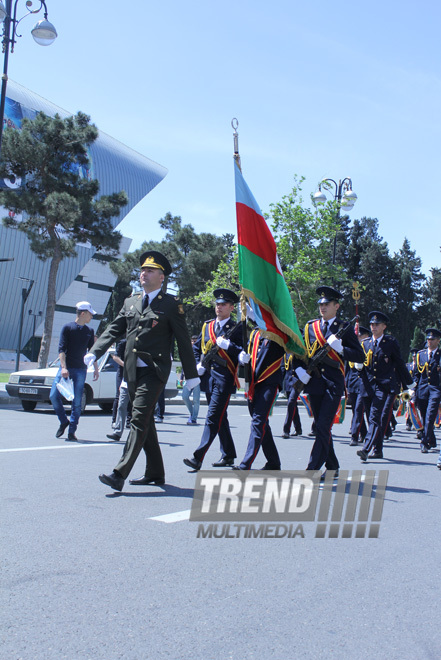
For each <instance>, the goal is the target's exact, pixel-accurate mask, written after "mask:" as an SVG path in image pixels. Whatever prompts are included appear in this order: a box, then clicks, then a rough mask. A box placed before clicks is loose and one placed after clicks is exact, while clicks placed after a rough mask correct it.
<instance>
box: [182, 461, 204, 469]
mask: <svg viewBox="0 0 441 660" xmlns="http://www.w3.org/2000/svg"><path fill="white" fill-rule="evenodd" d="M183 460H184V463H185V465H187V466H188V467H189V468H191V469H192V470H194V471H195V472H197V471H198V470H200V469H201V467H202V462H201V461H197V460H196V459H195V458H184V459H183Z"/></svg>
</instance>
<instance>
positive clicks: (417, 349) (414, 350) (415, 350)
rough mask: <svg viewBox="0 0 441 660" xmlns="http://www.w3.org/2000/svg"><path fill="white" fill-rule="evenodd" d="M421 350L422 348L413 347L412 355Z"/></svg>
mask: <svg viewBox="0 0 441 660" xmlns="http://www.w3.org/2000/svg"><path fill="white" fill-rule="evenodd" d="M419 350H420V349H419V348H411V349H410V352H411V353H412V355H416V354H417V353H418V351H419Z"/></svg>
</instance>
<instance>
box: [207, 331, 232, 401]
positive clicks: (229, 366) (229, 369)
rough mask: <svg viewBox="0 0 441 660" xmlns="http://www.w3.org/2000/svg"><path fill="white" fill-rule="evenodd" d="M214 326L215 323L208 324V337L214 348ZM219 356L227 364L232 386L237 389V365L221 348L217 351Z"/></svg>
mask: <svg viewBox="0 0 441 660" xmlns="http://www.w3.org/2000/svg"><path fill="white" fill-rule="evenodd" d="M214 324H215V321H210V323H209V324H208V335H209V337H210V339H211V343H212V345H213V346H216V333H215V331H214ZM219 355H220V357H221V358H222V359H223V360H225V362H226V363H227V368H228V371H229V372H230V373H231V375H232V376H233V378H234V384H235V386H236V387H237V388H239V387H240V383H239V378H238V377H237V368H238V366H239V365H238V364H237V365H236V366H235V365H234V362H233V360H232V359H231V357H230V356H229V355H228V353H227V352H226V351H225V350H224V349H223V348H220V349H219Z"/></svg>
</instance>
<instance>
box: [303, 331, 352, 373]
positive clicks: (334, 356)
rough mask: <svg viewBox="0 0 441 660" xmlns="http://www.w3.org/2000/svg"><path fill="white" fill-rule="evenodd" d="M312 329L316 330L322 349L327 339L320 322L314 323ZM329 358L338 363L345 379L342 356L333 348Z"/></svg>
mask: <svg viewBox="0 0 441 660" xmlns="http://www.w3.org/2000/svg"><path fill="white" fill-rule="evenodd" d="M312 329H313V330H314V334H315V336H316V337H317V341H318V343H319V344H320V347H323V346H324V345H325V344H326V339H325V336H324V334H323V332H322V329H321V327H320V321H319V320H317V321H314V323H313V324H312ZM314 352H315V351H314ZM312 355H313V354H312ZM312 355H310V356H309V357H312ZM328 357H330V358H331V360H334V362H337V363H338V365H339V369H340V371H341V373H342V375H343V377H344V375H345V363H344V360H343V359H342V358H341V357H340V355H339V354H338V353H337V352H336V351H334V349H333V348H331V350H330V351H329V353H328Z"/></svg>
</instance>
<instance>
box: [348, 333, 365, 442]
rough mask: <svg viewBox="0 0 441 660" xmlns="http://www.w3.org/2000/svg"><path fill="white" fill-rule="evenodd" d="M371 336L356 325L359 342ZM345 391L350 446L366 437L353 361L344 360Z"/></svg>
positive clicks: (361, 402)
mask: <svg viewBox="0 0 441 660" xmlns="http://www.w3.org/2000/svg"><path fill="white" fill-rule="evenodd" d="M370 336H371V331H370V330H369V328H365V327H364V326H362V325H360V326H358V341H359V342H360V343H361V342H362V341H363V340H364V339H368V338H369V337H370ZM345 374H346V391H347V393H348V395H349V397H350V402H351V406H352V421H351V442H350V443H349V446H350V447H355V446H357V445H358V440H359V438H361V440H362V442H364V439H365V437H366V433H367V426H366V422H365V420H364V412H365V411H364V402H363V397H362V396H361V394H360V389H361V382H360V378H361V376H360V372H359V371H358V369H357V368H356V367H355V363H354V362H346V369H345Z"/></svg>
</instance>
